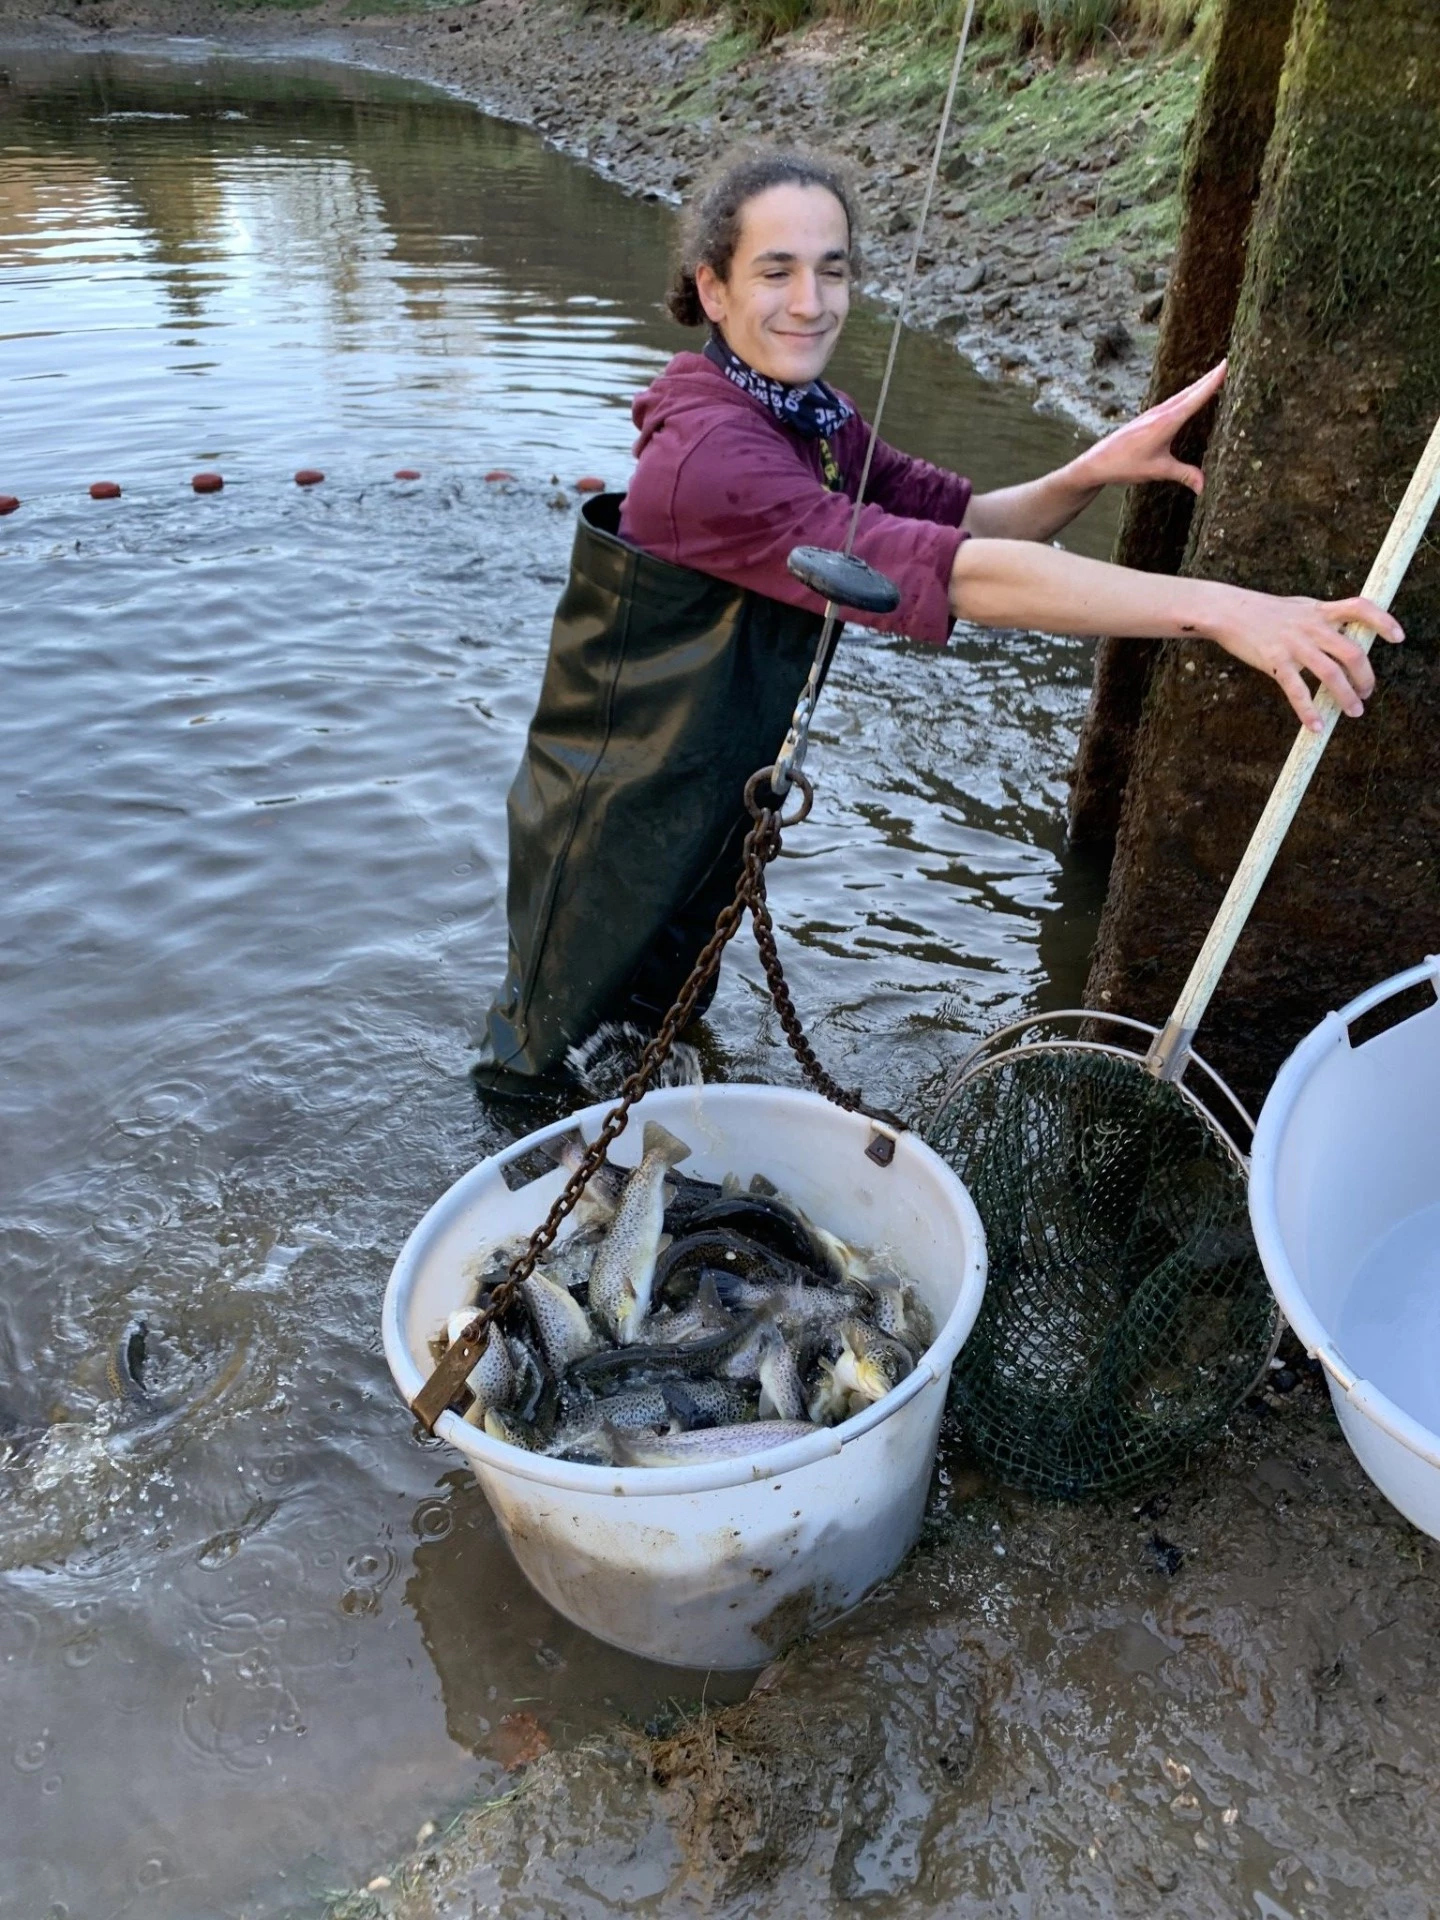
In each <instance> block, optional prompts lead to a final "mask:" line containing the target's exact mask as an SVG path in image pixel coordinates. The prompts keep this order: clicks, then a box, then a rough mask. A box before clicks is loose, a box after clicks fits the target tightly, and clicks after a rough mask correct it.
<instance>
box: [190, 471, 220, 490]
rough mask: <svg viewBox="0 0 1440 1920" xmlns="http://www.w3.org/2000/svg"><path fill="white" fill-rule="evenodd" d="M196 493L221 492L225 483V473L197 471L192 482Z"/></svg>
mask: <svg viewBox="0 0 1440 1920" xmlns="http://www.w3.org/2000/svg"><path fill="white" fill-rule="evenodd" d="M190 484H191V486H192V487H193V488H194V489H195V491H196V493H219V491H220V489H221V488H222V487H223V486H224V484H225V476H224V474H223V473H197V474H196V475H195V476H194V478H193V479H192V480H191V482H190Z"/></svg>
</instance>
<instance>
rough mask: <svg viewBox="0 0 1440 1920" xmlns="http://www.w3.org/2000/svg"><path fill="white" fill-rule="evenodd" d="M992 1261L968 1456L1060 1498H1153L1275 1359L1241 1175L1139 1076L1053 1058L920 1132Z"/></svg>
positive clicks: (990, 1081)
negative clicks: (964, 1197) (974, 1212)
mask: <svg viewBox="0 0 1440 1920" xmlns="http://www.w3.org/2000/svg"><path fill="white" fill-rule="evenodd" d="M925 1137H926V1138H927V1139H928V1140H929V1142H930V1144H931V1145H932V1146H933V1147H934V1148H935V1149H936V1150H937V1151H938V1152H939V1153H940V1154H942V1155H943V1157H944V1158H945V1159H946V1160H948V1161H949V1163H950V1165H951V1166H953V1167H954V1169H955V1171H956V1172H957V1173H958V1174H959V1175H960V1177H961V1179H962V1180H964V1182H965V1184H966V1186H967V1187H968V1188H969V1189H970V1192H971V1194H972V1196H973V1198H974V1201H975V1205H976V1207H977V1208H978V1210H979V1213H980V1218H981V1220H982V1221H983V1222H984V1226H985V1234H986V1239H987V1243H988V1249H989V1278H988V1281H987V1283H986V1290H985V1301H984V1305H983V1307H982V1308H981V1312H980V1318H979V1320H978V1322H977V1324H976V1327H975V1330H974V1332H973V1333H972V1334H971V1336H970V1338H969V1340H968V1341H967V1342H966V1344H965V1346H964V1348H963V1349H962V1350H961V1353H960V1357H959V1359H958V1360H957V1361H956V1364H955V1371H954V1376H953V1378H954V1399H953V1403H952V1404H953V1405H954V1407H955V1409H956V1411H957V1413H958V1415H959V1418H960V1421H961V1424H962V1431H963V1434H964V1437H965V1440H966V1441H967V1442H968V1445H969V1447H970V1448H971V1450H972V1451H973V1452H974V1453H975V1455H976V1456H977V1457H978V1458H979V1459H980V1460H981V1461H983V1462H984V1464H985V1465H987V1466H988V1467H990V1468H991V1469H992V1470H993V1471H994V1472H995V1473H997V1474H998V1475H999V1476H1000V1477H1002V1478H1003V1479H1004V1480H1006V1481H1007V1482H1008V1483H1009V1484H1011V1485H1014V1486H1020V1487H1025V1488H1028V1489H1029V1490H1031V1491H1032V1492H1036V1493H1041V1494H1045V1495H1049V1496H1053V1497H1058V1498H1061V1499H1077V1498H1080V1497H1082V1496H1084V1495H1087V1494H1096V1493H1121V1492H1129V1491H1132V1490H1135V1489H1137V1488H1140V1487H1142V1486H1145V1485H1153V1484H1154V1482H1155V1481H1156V1480H1157V1479H1158V1478H1159V1477H1161V1476H1162V1475H1163V1474H1164V1473H1165V1472H1166V1471H1167V1470H1169V1469H1171V1468H1173V1467H1175V1466H1177V1465H1178V1464H1179V1463H1180V1462H1181V1461H1183V1460H1184V1458H1185V1457H1186V1456H1187V1455H1189V1454H1191V1453H1193V1452H1194V1451H1195V1450H1196V1449H1197V1448H1199V1447H1200V1446H1202V1445H1203V1444H1204V1443H1205V1442H1207V1441H1209V1440H1212V1439H1213V1438H1214V1437H1215V1435H1216V1434H1217V1433H1218V1432H1219V1430H1220V1428H1221V1427H1223V1426H1224V1424H1225V1422H1226V1420H1227V1419H1228V1418H1229V1416H1230V1414H1231V1413H1232V1412H1233V1411H1234V1409H1235V1408H1236V1406H1237V1405H1238V1404H1239V1403H1240V1401H1241V1400H1242V1399H1244V1397H1245V1396H1246V1394H1247V1393H1249V1392H1250V1391H1251V1389H1252V1388H1253V1387H1254V1385H1255V1383H1256V1380H1257V1378H1258V1377H1259V1376H1260V1375H1261V1374H1262V1373H1263V1372H1264V1370H1265V1367H1266V1364H1267V1362H1268V1360H1269V1358H1270V1355H1271V1353H1272V1352H1273V1350H1274V1345H1275V1339H1276V1335H1277V1332H1278V1326H1279V1321H1278V1314H1277V1309H1276V1306H1275V1302H1274V1299H1273V1296H1272V1295H1271V1293H1270V1289H1269V1287H1268V1285H1267V1284H1266V1280H1265V1275H1264V1272H1263V1269H1262V1268H1261V1265H1260V1259H1259V1255H1258V1254H1257V1252H1256V1250H1255V1244H1254V1240H1253V1239H1252V1237H1251V1232H1250V1221H1249V1215H1248V1212H1247V1209H1246V1196H1245V1175H1244V1172H1243V1169H1242V1167H1241V1166H1240V1164H1239V1163H1238V1161H1237V1159H1236V1156H1235V1154H1234V1153H1233V1152H1232V1150H1231V1149H1230V1148H1229V1147H1228V1146H1227V1144H1226V1143H1225V1141H1224V1139H1223V1138H1222V1136H1221V1134H1220V1133H1219V1131H1218V1129H1217V1128H1215V1127H1214V1126H1212V1125H1211V1124H1210V1123H1209V1122H1208V1121H1207V1120H1206V1118H1205V1117H1204V1115H1203V1114H1202V1113H1201V1112H1200V1111H1199V1110H1197V1107H1196V1105H1195V1103H1194V1102H1193V1101H1192V1100H1191V1099H1189V1098H1188V1097H1187V1096H1186V1095H1185V1094H1184V1093H1182V1092H1181V1091H1180V1089H1179V1088H1177V1087H1175V1086H1172V1085H1169V1084H1166V1083H1163V1082H1161V1081H1158V1080H1156V1079H1155V1078H1154V1077H1153V1076H1152V1075H1151V1074H1149V1073H1147V1072H1146V1071H1145V1069H1144V1068H1143V1067H1142V1066H1141V1065H1140V1063H1139V1062H1138V1061H1137V1060H1134V1059H1127V1058H1125V1057H1123V1056H1116V1055H1113V1054H1110V1053H1105V1052H1099V1051H1085V1050H1083V1049H1080V1048H1073V1047H1072V1048H1066V1047H1065V1046H1063V1045H1047V1046H1044V1047H1041V1048H1038V1049H1037V1050H1035V1051H1033V1052H1024V1051H1017V1052H1014V1053H1012V1054H1010V1055H1008V1056H1006V1055H1001V1056H997V1057H996V1058H995V1059H994V1060H992V1061H990V1062H987V1063H986V1064H985V1066H984V1067H983V1068H981V1069H979V1070H978V1071H976V1072H975V1073H974V1074H973V1075H972V1076H971V1077H969V1078H966V1079H963V1080H962V1081H961V1083H960V1085H959V1086H958V1088H956V1089H954V1090H953V1091H952V1092H951V1093H950V1094H949V1096H948V1097H947V1099H946V1101H945V1104H944V1106H943V1107H942V1108H941V1110H940V1111H939V1112H938V1113H937V1114H936V1115H935V1117H934V1118H933V1120H932V1121H931V1123H930V1124H929V1126H928V1127H927V1128H926V1130H925Z"/></svg>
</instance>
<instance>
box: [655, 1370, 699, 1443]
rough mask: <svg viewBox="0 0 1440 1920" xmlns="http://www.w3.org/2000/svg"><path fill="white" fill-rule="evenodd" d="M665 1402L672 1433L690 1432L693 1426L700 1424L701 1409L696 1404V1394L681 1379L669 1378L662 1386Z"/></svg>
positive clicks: (661, 1390) (661, 1391)
mask: <svg viewBox="0 0 1440 1920" xmlns="http://www.w3.org/2000/svg"><path fill="white" fill-rule="evenodd" d="M660 1393H661V1397H662V1398H663V1399H664V1402H665V1410H666V1412H667V1413H668V1414H669V1415H670V1431H671V1432H672V1433H688V1432H689V1431H690V1429H691V1428H692V1427H698V1426H699V1424H700V1409H699V1407H698V1406H697V1405H696V1404H695V1396H694V1394H693V1393H691V1391H690V1389H689V1388H688V1387H687V1386H685V1385H684V1384H683V1382H681V1381H679V1380H667V1381H665V1382H664V1384H663V1385H662V1386H661V1388H660Z"/></svg>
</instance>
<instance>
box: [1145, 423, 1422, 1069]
mask: <svg viewBox="0 0 1440 1920" xmlns="http://www.w3.org/2000/svg"><path fill="white" fill-rule="evenodd" d="M1437 504H1440V422H1437V423H1436V426H1435V430H1434V432H1433V433H1432V434H1431V435H1430V440H1429V444H1428V445H1427V446H1426V448H1425V451H1424V453H1422V454H1421V456H1420V463H1419V465H1418V466H1417V467H1416V469H1415V472H1414V474H1413V475H1412V477H1411V480H1410V485H1409V486H1408V487H1407V488H1406V490H1405V498H1404V499H1403V500H1402V501H1401V502H1400V506H1399V509H1398V510H1397V512H1396V514H1395V518H1394V519H1393V520H1392V521H1391V522H1390V531H1389V532H1388V533H1387V534H1386V536H1385V539H1384V541H1383V542H1382V544H1381V547H1380V551H1379V552H1378V553H1377V554H1376V556H1375V561H1374V564H1373V566H1372V567H1371V569H1370V576H1369V578H1368V579H1367V580H1366V582H1365V585H1364V587H1363V588H1362V589H1361V591H1362V592H1363V593H1364V595H1365V597H1366V599H1368V600H1373V601H1375V603H1376V604H1377V605H1378V606H1381V607H1388V606H1389V605H1390V602H1391V601H1392V600H1393V599H1394V597H1395V594H1396V591H1397V589H1398V588H1399V585H1400V583H1401V581H1402V580H1403V579H1404V578H1405V573H1406V569H1407V568H1408V567H1409V565H1410V562H1411V560H1413V559H1414V557H1415V550H1416V548H1417V547H1418V546H1419V545H1420V542H1421V540H1422V539H1423V538H1424V535H1425V529H1426V527H1427V526H1428V525H1429V524H1430V518H1431V516H1432V514H1433V513H1434V512H1435V508H1436V506H1437ZM1345 633H1346V635H1347V637H1348V638H1349V639H1351V640H1354V641H1355V642H1356V643H1357V644H1358V645H1359V646H1360V647H1362V648H1363V649H1364V650H1365V652H1366V653H1368V652H1369V651H1370V646H1371V643H1372V641H1373V640H1374V638H1375V636H1374V634H1373V633H1371V631H1370V629H1369V628H1368V627H1360V626H1356V625H1354V624H1353V623H1352V624H1351V625H1349V626H1347V627H1346V628H1345ZM1315 705H1316V707H1317V709H1318V710H1319V713H1320V721H1321V725H1320V730H1319V731H1318V732H1314V733H1312V732H1311V730H1310V729H1309V728H1308V727H1302V728H1301V729H1300V734H1299V738H1298V739H1297V740H1296V742H1295V744H1294V746H1293V747H1291V749H1290V757H1289V759H1288V760H1286V762H1285V765H1284V767H1283V768H1282V769H1281V772H1280V778H1279V779H1278V780H1277V781H1276V782H1275V785H1274V788H1273V790H1272V791H1271V794H1270V798H1269V799H1268V800H1267V801H1266V803H1265V811H1264V812H1263V813H1262V814H1261V816H1260V820H1259V823H1258V825H1257V826H1256V828H1255V831H1254V833H1253V834H1252V835H1251V838H1250V844H1249V846H1248V847H1246V849H1245V853H1244V856H1243V857H1242V859H1241V861H1240V865H1239V866H1238V867H1237V868H1236V871H1235V878H1234V879H1233V880H1232V881H1231V882H1230V889H1229V891H1228V892H1227V893H1226V895H1225V898H1224V900H1223V901H1222V902H1221V905H1220V911H1219V913H1217V914H1216V916H1215V922H1214V925H1213V926H1212V927H1211V929H1210V931H1209V933H1208V934H1206V936H1205V944H1204V945H1203V946H1202V947H1201V949H1200V952H1199V955H1198V956H1197V958H1196V961H1195V964H1194V966H1193V967H1192V968H1191V969H1190V978H1189V979H1188V980H1187V981H1186V982H1185V985H1184V987H1183V988H1182V990H1181V993H1180V998H1179V999H1178V1000H1177V1001H1176V1003H1175V1010H1174V1012H1173V1013H1172V1014H1171V1015H1170V1018H1169V1020H1168V1021H1167V1022H1166V1023H1165V1028H1164V1031H1163V1032H1162V1033H1161V1035H1160V1038H1159V1039H1158V1040H1157V1041H1156V1042H1155V1045H1154V1046H1153V1047H1152V1048H1151V1050H1150V1054H1149V1056H1148V1058H1147V1060H1146V1065H1147V1066H1148V1067H1149V1069H1150V1071H1151V1072H1152V1073H1154V1074H1156V1075H1157V1076H1158V1077H1159V1078H1160V1079H1162V1080H1175V1079H1178V1078H1179V1077H1180V1075H1181V1074H1183V1073H1184V1071H1185V1065H1186V1062H1187V1060H1188V1059H1189V1055H1190V1043H1191V1041H1192V1040H1193V1039H1194V1037H1195V1029H1196V1028H1197V1027H1198V1026H1199V1024H1200V1022H1201V1020H1203V1019H1204V1017H1205V1009H1206V1008H1207V1007H1208V1006H1209V1004H1210V999H1211V996H1212V995H1213V993H1214V992H1215V988H1216V986H1217V985H1218V983H1219V980H1220V975H1221V974H1222V973H1223V972H1224V970H1225V967H1226V965H1227V963H1228V962H1229V959H1230V955H1231V954H1232V953H1233V952H1234V951H1235V943H1236V941H1237V940H1238V939H1239V938H1240V935H1241V932H1242V931H1243V929H1244V926H1245V922H1246V921H1247V920H1248V919H1249V918H1250V912H1251V909H1252V908H1253V907H1254V905H1255V901H1256V899H1257V897H1258V895H1259V892H1260V889H1261V887H1263V886H1264V884H1265V881H1266V879H1267V878H1268V877H1269V873H1270V869H1271V867H1272V866H1273V865H1274V863H1275V856H1276V854H1277V853H1278V852H1279V851H1280V846H1281V842H1282V841H1283V840H1284V838H1285V835H1286V834H1287V833H1288V832H1289V830H1290V823H1291V821H1292V820H1293V819H1294V818H1295V815H1296V812H1297V811H1298V809H1299V806H1300V802H1301V801H1302V800H1303V799H1304V797H1305V790H1306V788H1307V787H1308V786H1309V785H1310V780H1311V777H1312V775H1313V774H1314V772H1315V769H1316V767H1318V766H1319V764H1320V756H1321V755H1322V754H1323V753H1324V751H1325V748H1326V746H1327V745H1328V744H1329V741H1330V736H1331V734H1332V733H1333V732H1334V731H1335V722H1336V721H1337V720H1338V719H1339V717H1340V709H1339V707H1338V706H1337V705H1336V703H1335V699H1334V696H1333V695H1332V694H1331V693H1330V692H1329V691H1328V689H1326V688H1324V687H1322V688H1321V689H1320V691H1319V692H1318V694H1317V695H1316V697H1315Z"/></svg>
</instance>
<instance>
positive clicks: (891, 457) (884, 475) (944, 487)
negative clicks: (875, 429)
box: [861, 427, 972, 527]
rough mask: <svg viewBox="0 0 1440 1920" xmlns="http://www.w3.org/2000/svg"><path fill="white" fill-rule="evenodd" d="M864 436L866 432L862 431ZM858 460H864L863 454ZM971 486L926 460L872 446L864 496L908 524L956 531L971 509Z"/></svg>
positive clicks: (880, 442) (895, 449)
mask: <svg viewBox="0 0 1440 1920" xmlns="http://www.w3.org/2000/svg"><path fill="white" fill-rule="evenodd" d="M865 431H866V433H867V435H868V433H869V428H868V427H867V428H866V429H865ZM861 459H862V460H863V459H864V455H863V453H862V454H861ZM971 491H972V489H971V486H970V482H969V481H968V480H966V479H963V478H962V477H961V476H960V475H959V474H958V473H949V472H947V471H946V469H945V468H944V467H935V466H932V465H931V464H930V462H929V461H928V460H917V459H915V458H914V457H913V456H912V455H910V454H908V453H901V452H900V450H899V448H898V447H891V446H887V445H886V443H885V442H884V441H883V440H877V441H876V442H875V459H874V462H873V464H872V465H871V468H870V485H869V486H868V487H867V488H866V493H867V496H868V497H869V498H870V499H872V500H873V501H874V502H875V504H876V506H878V507H884V508H885V510H886V512H887V513H898V514H901V515H903V516H904V517H905V518H906V519H910V520H934V521H937V522H938V523H939V524H940V525H941V526H942V527H958V526H959V525H960V522H961V521H962V520H963V519H964V518H965V510H966V508H967V507H968V506H969V505H970V494H971Z"/></svg>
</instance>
